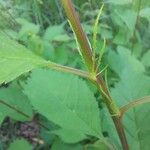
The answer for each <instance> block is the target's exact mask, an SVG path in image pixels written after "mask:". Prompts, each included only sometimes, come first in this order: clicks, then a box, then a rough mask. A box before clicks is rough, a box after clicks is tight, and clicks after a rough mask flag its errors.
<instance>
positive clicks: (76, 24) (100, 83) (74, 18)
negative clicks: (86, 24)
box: [61, 0, 129, 150]
mask: <svg viewBox="0 0 150 150" xmlns="http://www.w3.org/2000/svg"><path fill="white" fill-rule="evenodd" d="M61 1H62V4H63V6H64V9H65V12H66V15H67V18H68V19H69V21H70V23H71V25H72V28H73V30H74V32H75V34H76V37H77V40H78V43H79V44H80V47H81V53H82V55H83V59H84V61H85V64H86V65H87V67H88V70H89V74H92V68H93V63H94V62H93V59H92V58H93V54H92V51H91V47H90V45H89V42H88V39H87V37H86V35H85V33H84V32H83V29H82V26H81V23H80V20H79V17H78V15H77V13H76V11H75V8H74V6H73V4H72V1H71V0H61ZM98 72H100V70H98ZM93 78H95V79H96V80H95V84H96V85H97V87H98V89H99V91H100V92H101V94H102V96H103V99H104V102H105V104H106V106H107V108H108V110H109V113H110V115H111V116H112V119H113V122H114V124H115V127H116V130H117V133H118V135H119V138H120V141H121V143H122V147H123V149H124V150H128V149H129V147H128V143H127V139H126V135H125V131H124V128H123V125H122V122H121V118H120V110H119V108H118V107H117V105H116V104H115V102H114V101H113V100H112V98H111V96H110V94H109V90H108V89H107V86H106V84H105V82H104V80H103V77H102V76H101V74H98V75H97V76H95V77H93Z"/></svg>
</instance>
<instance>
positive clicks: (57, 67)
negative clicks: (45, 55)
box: [47, 62, 94, 81]
mask: <svg viewBox="0 0 150 150" xmlns="http://www.w3.org/2000/svg"><path fill="white" fill-rule="evenodd" d="M47 67H48V68H51V69H54V70H57V71H61V72H66V73H71V74H75V75H78V76H80V77H82V78H86V79H89V80H92V81H93V80H94V79H93V78H92V77H91V76H90V74H89V73H88V72H86V71H82V70H79V69H75V68H71V67H67V66H63V65H59V64H56V63H53V62H48V63H47Z"/></svg>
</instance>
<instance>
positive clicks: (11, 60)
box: [0, 32, 46, 84]
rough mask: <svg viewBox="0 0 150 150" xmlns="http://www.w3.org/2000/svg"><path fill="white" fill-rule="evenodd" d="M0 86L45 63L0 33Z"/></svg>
mask: <svg viewBox="0 0 150 150" xmlns="http://www.w3.org/2000/svg"><path fill="white" fill-rule="evenodd" d="M0 41H1V42H0V66H1V67H0V84H1V83H3V82H5V83H7V82H9V81H12V80H13V79H15V78H17V77H18V76H20V75H21V74H23V73H25V72H28V71H30V70H32V69H34V68H37V67H40V66H44V65H45V63H46V61H45V60H44V59H42V58H40V57H38V56H36V55H34V54H33V53H32V52H30V51H29V50H28V49H26V48H25V47H24V46H22V45H21V44H18V43H17V42H15V41H13V40H12V39H10V38H9V37H7V36H6V35H5V34H3V33H2V32H0Z"/></svg>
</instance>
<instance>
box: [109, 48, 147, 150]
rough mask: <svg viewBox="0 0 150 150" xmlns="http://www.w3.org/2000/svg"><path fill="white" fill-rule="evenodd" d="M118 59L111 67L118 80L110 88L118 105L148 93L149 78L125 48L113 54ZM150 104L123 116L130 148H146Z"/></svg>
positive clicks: (138, 149) (143, 149) (140, 64)
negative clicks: (117, 62)
mask: <svg viewBox="0 0 150 150" xmlns="http://www.w3.org/2000/svg"><path fill="white" fill-rule="evenodd" d="M115 55H116V57H115V58H118V60H119V64H121V67H120V66H119V68H120V70H121V71H118V65H117V64H116V68H115V66H113V69H114V70H115V71H116V72H117V73H118V75H119V77H120V81H119V82H118V83H116V84H115V87H114V88H113V89H112V90H111V95H112V97H113V99H114V100H115V101H116V102H117V104H118V105H119V106H123V105H126V104H127V103H129V102H131V101H133V100H134V99H138V98H141V97H144V96H146V95H149V94H150V78H149V77H148V76H146V75H144V66H143V65H142V63H140V62H139V61H138V60H137V59H136V58H135V57H134V56H133V55H131V53H130V52H129V51H128V50H127V49H126V50H125V49H124V50H122V51H121V50H120V51H118V54H115ZM149 111H150V105H149V104H147V105H145V106H144V105H141V106H139V107H138V108H135V109H133V110H131V111H129V112H128V113H127V114H126V115H125V117H124V126H125V129H126V134H127V138H128V142H129V146H130V149H131V150H134V149H136V150H141V149H142V150H148V149H149V146H148V145H149V142H148V141H149V139H150V129H149V123H150V117H149V116H148V112H149Z"/></svg>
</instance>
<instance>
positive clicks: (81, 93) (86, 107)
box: [24, 69, 102, 141]
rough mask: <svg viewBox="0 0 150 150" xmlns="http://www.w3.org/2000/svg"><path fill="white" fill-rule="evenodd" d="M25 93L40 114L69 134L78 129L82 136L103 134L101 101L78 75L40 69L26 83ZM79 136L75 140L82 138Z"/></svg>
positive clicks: (99, 135)
mask: <svg viewBox="0 0 150 150" xmlns="http://www.w3.org/2000/svg"><path fill="white" fill-rule="evenodd" d="M24 93H25V94H26V95H27V96H28V97H29V99H30V100H31V102H32V105H33V106H34V107H35V109H36V110H37V111H38V112H39V113H41V114H42V115H44V116H46V117H47V118H48V119H49V120H50V121H52V122H54V123H55V124H57V125H59V126H60V127H61V128H62V129H65V130H70V134H72V133H71V131H73V132H76V131H77V132H78V133H80V136H81V137H83V136H86V135H91V136H95V137H98V138H100V137H102V135H101V127H100V116H99V110H98V104H97V103H96V100H95V98H94V96H93V93H92V92H91V91H90V90H89V89H88V86H87V85H86V83H85V82H84V81H83V80H81V79H79V78H78V77H76V76H73V75H68V74H62V73H59V72H55V71H50V70H42V69H37V70H35V71H34V72H33V73H32V75H31V78H30V79H29V80H28V84H27V85H25V86H24ZM66 135H67V134H66ZM80 136H79V135H78V136H76V140H75V141H79V140H81V138H80ZM68 138H69V135H68ZM74 138H75V137H74Z"/></svg>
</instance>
